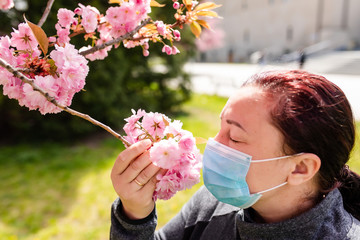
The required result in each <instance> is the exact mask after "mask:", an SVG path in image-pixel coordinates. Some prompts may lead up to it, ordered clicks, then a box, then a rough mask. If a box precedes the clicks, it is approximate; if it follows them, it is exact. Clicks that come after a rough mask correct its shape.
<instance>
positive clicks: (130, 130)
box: [124, 109, 146, 142]
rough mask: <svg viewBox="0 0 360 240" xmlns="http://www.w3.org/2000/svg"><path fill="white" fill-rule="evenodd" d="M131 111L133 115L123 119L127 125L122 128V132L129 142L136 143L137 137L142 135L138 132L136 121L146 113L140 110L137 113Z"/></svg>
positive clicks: (140, 131) (141, 132)
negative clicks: (128, 138) (129, 139)
mask: <svg viewBox="0 0 360 240" xmlns="http://www.w3.org/2000/svg"><path fill="white" fill-rule="evenodd" d="M131 111H132V113H133V115H132V116H130V117H128V118H125V121H126V122H127V123H126V124H125V126H124V131H125V133H126V134H127V135H128V136H129V137H130V138H131V141H130V142H137V141H138V140H139V135H141V134H143V133H144V132H143V131H142V130H140V126H139V125H138V121H139V120H140V119H141V118H142V117H143V116H144V115H145V114H146V112H145V111H144V110H141V109H139V110H138V111H137V112H135V110H134V109H132V110H131Z"/></svg>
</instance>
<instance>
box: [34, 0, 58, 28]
mask: <svg viewBox="0 0 360 240" xmlns="http://www.w3.org/2000/svg"><path fill="white" fill-rule="evenodd" d="M54 1H55V0H49V1H48V2H47V5H46V8H45V11H44V13H43V15H42V17H41V19H40V21H39V23H38V24H37V25H38V26H39V27H41V26H42V25H43V24H44V23H45V21H46V19H47V17H48V15H49V13H50V10H51V7H52V5H53V3H54Z"/></svg>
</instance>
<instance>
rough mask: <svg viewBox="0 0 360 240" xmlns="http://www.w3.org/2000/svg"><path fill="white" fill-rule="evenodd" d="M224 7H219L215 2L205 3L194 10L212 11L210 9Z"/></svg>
mask: <svg viewBox="0 0 360 240" xmlns="http://www.w3.org/2000/svg"><path fill="white" fill-rule="evenodd" d="M221 6H222V5H217V4H215V3H213V2H205V3H200V4H199V5H197V6H196V7H195V9H194V11H200V10H205V9H206V10H210V9H214V8H218V7H221Z"/></svg>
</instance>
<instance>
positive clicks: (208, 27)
mask: <svg viewBox="0 0 360 240" xmlns="http://www.w3.org/2000/svg"><path fill="white" fill-rule="evenodd" d="M196 22H197V23H198V24H200V25H201V26H203V27H204V28H207V29H211V27H210V25H209V24H208V22H207V21H205V20H201V19H198V20H196Z"/></svg>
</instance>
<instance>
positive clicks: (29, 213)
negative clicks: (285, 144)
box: [0, 95, 225, 240]
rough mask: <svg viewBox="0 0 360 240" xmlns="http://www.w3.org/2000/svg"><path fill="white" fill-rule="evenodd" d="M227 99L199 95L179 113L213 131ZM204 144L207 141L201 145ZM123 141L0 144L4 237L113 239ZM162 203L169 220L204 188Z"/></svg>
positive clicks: (200, 129)
mask: <svg viewBox="0 0 360 240" xmlns="http://www.w3.org/2000/svg"><path fill="white" fill-rule="evenodd" d="M224 104H225V99H223V98H218V97H208V96H200V95H195V96H194V98H193V99H192V100H191V101H190V102H189V103H187V104H186V105H185V106H184V108H183V110H184V112H183V114H182V115H180V116H178V117H177V119H180V120H181V121H183V123H184V128H185V129H187V130H189V131H192V132H193V133H194V135H195V136H199V137H204V138H208V137H211V136H214V135H215V134H216V132H217V127H218V125H219V121H218V114H219V112H220V110H221V108H222V106H223V105H224ZM201 148H202V149H203V146H201ZM122 149H123V146H122V144H121V142H120V141H118V140H116V139H115V138H112V137H110V138H109V139H105V140H102V141H100V144H98V145H96V147H92V146H88V145H86V144H82V143H80V144H73V143H70V144H69V145H58V144H41V145H31V144H29V145H19V146H7V147H0V166H1V168H0V182H1V184H0V216H1V217H0V239H9V240H10V239H13V240H15V239H24V240H33V239H41V240H43V239H45V240H46V239H80V240H81V239H84V240H85V239H108V236H109V228H110V206H111V203H112V202H113V200H114V199H115V198H116V193H115V192H114V190H113V188H112V185H111V181H110V171H111V168H112V165H113V163H114V160H115V159H116V156H117V154H118V153H119V152H120V151H121V150H122ZM200 185H201V184H198V185H197V186H195V187H194V188H193V189H191V190H188V191H183V192H180V193H178V194H177V195H176V196H175V197H174V198H172V199H171V200H169V201H166V202H165V201H159V202H158V207H157V209H158V212H159V216H160V217H159V226H162V225H163V224H165V223H166V222H167V221H168V220H169V219H170V218H172V217H173V216H174V215H175V214H176V213H177V212H178V211H179V209H180V208H181V206H182V205H183V204H184V203H185V202H186V201H187V200H188V199H189V198H190V196H191V195H192V194H193V192H195V191H196V189H198V188H199V186H200Z"/></svg>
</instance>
